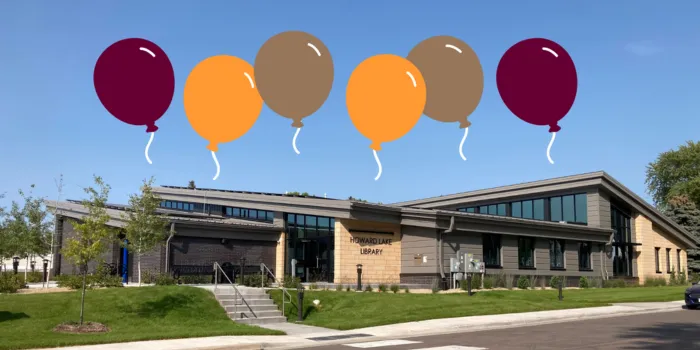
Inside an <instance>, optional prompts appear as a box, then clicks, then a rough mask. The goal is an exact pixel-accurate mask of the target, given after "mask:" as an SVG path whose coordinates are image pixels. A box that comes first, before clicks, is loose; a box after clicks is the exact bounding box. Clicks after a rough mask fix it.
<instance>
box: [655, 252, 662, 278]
mask: <svg viewBox="0 0 700 350" xmlns="http://www.w3.org/2000/svg"><path fill="white" fill-rule="evenodd" d="M660 250H661V248H658V247H657V248H655V249H654V262H655V263H656V273H661V262H660V261H659V251H660Z"/></svg>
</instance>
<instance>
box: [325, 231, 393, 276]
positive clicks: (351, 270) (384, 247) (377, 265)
mask: <svg viewBox="0 0 700 350" xmlns="http://www.w3.org/2000/svg"><path fill="white" fill-rule="evenodd" d="M357 264H362V283H363V284H369V283H371V284H378V283H385V284H391V283H399V276H400V273H401V225H393V224H387V223H378V222H362V221H356V220H342V219H336V221H335V266H334V276H335V277H334V281H333V282H334V283H340V284H352V285H354V284H357Z"/></svg>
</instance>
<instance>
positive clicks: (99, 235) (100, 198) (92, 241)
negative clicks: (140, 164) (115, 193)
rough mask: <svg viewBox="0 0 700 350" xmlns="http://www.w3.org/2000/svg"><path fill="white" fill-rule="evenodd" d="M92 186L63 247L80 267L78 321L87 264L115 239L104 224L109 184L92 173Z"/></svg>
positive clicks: (71, 259) (82, 313) (106, 219)
mask: <svg viewBox="0 0 700 350" xmlns="http://www.w3.org/2000/svg"><path fill="white" fill-rule="evenodd" d="M94 179H95V186H96V188H95V187H88V188H86V189H85V192H86V193H87V194H88V197H89V198H88V199H85V200H83V206H84V207H85V208H87V210H88V213H87V215H85V216H84V217H83V218H82V219H81V220H80V221H72V224H73V230H74V231H75V235H74V236H73V237H71V238H68V239H67V240H66V242H65V246H64V248H63V250H62V252H63V255H65V256H66V258H68V259H69V260H70V261H71V262H72V263H73V264H75V265H76V266H78V267H80V272H81V274H82V276H83V285H82V293H81V297H80V325H82V324H83V319H84V314H85V290H86V285H85V282H86V279H87V273H88V264H89V263H90V262H92V261H95V260H97V259H99V258H100V257H101V256H102V254H104V252H105V251H106V248H107V243H109V242H110V241H112V240H113V239H114V230H113V229H112V228H111V227H109V226H107V223H108V222H109V220H110V217H109V215H108V214H107V208H106V203H107V200H108V198H109V190H110V186H109V185H107V184H106V183H105V182H104V181H103V180H102V178H101V177H99V176H94Z"/></svg>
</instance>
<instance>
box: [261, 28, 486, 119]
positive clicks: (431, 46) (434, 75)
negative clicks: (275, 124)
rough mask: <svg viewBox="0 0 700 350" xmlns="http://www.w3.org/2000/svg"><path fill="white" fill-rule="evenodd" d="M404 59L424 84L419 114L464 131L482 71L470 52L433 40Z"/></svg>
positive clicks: (450, 40)
mask: <svg viewBox="0 0 700 350" xmlns="http://www.w3.org/2000/svg"><path fill="white" fill-rule="evenodd" d="M407 58H408V60H409V61H411V62H413V64H414V65H415V66H416V67H418V69H419V70H420V71H421V73H422V74H423V79H424V80H425V86H426V89H427V95H428V100H427V102H426V104H425V109H424V110H423V113H424V114H425V115H427V116H428V117H430V118H432V119H435V120H437V121H441V122H446V123H451V122H459V127H460V128H461V129H463V128H468V127H469V125H471V123H470V122H469V121H468V120H467V118H468V117H469V115H471V114H472V112H474V110H476V107H477V106H478V105H479V101H481V95H482V94H483V92H484V71H483V69H482V68H481V63H480V62H479V57H478V56H477V55H476V53H475V52H474V50H472V48H471V47H469V45H467V44H466V43H465V42H464V41H462V40H459V39H457V38H455V37H451V36H447V35H443V36H434V37H432V38H429V39H426V40H423V41H422V42H420V43H419V44H418V45H416V46H415V47H414V48H413V49H412V50H411V52H410V53H409V54H408V57H407ZM256 74H257V71H256Z"/></svg>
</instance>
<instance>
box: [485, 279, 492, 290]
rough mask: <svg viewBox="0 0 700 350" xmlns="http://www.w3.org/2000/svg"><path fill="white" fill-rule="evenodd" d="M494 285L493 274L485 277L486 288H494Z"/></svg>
mask: <svg viewBox="0 0 700 350" xmlns="http://www.w3.org/2000/svg"><path fill="white" fill-rule="evenodd" d="M493 285H494V278H493V277H491V276H486V277H484V289H492V288H493Z"/></svg>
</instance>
